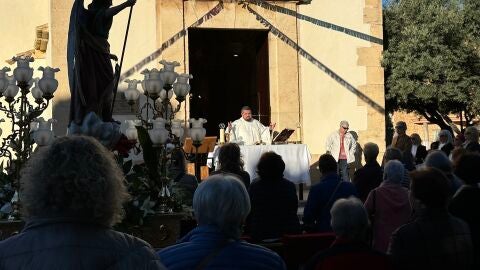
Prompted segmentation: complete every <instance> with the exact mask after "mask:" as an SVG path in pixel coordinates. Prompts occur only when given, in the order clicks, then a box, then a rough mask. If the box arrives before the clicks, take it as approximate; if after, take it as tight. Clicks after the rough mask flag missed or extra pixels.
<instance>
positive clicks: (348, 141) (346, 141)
mask: <svg viewBox="0 0 480 270" xmlns="http://www.w3.org/2000/svg"><path fill="white" fill-rule="evenodd" d="M348 129H349V124H348V122H347V121H345V120H343V121H341V122H340V128H339V130H338V131H334V132H333V133H332V134H330V136H328V139H327V143H326V149H327V153H329V154H330V155H332V156H333V158H335V160H336V161H337V163H338V174H339V175H340V177H341V178H342V179H343V181H350V177H349V175H348V164H350V163H353V162H355V150H356V148H357V142H356V141H355V139H354V138H353V136H352V134H350V133H349V132H348Z"/></svg>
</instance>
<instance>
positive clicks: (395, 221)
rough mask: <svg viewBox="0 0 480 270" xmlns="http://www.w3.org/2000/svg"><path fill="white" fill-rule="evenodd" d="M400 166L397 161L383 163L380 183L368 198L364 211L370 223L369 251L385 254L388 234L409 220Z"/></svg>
mask: <svg viewBox="0 0 480 270" xmlns="http://www.w3.org/2000/svg"><path fill="white" fill-rule="evenodd" d="M404 170H405V169H404V166H403V164H402V163H401V162H400V161H398V160H391V161H389V162H387V164H386V165H385V168H384V171H383V182H382V184H380V186H379V187H377V188H376V189H374V190H372V191H371V192H370V194H368V197H367V200H366V201H365V207H366V209H367V211H368V214H369V216H370V220H371V222H372V231H373V239H372V240H373V248H375V249H376V250H379V251H382V252H386V251H387V248H388V244H389V241H390V236H391V235H392V233H393V232H394V231H395V230H396V229H397V228H398V227H400V226H401V225H403V224H405V223H407V222H408V220H409V219H410V216H411V213H412V208H411V206H410V203H409V200H408V190H407V189H406V188H404V187H402V179H403V177H404V174H405V173H404Z"/></svg>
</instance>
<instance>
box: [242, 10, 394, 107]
mask: <svg viewBox="0 0 480 270" xmlns="http://www.w3.org/2000/svg"><path fill="white" fill-rule="evenodd" d="M243 8H246V9H247V10H248V11H249V12H250V13H252V14H253V15H255V17H256V19H257V21H259V22H260V23H261V24H263V25H264V26H266V27H267V28H269V29H270V32H271V33H272V34H274V35H275V36H277V37H278V38H279V39H280V40H282V41H283V42H285V43H286V44H287V45H289V46H290V47H292V48H293V49H295V50H296V51H297V52H298V53H299V54H300V55H301V56H303V57H304V58H305V59H307V60H308V61H309V62H310V63H312V64H314V65H315V66H316V67H318V68H319V69H320V70H321V71H323V72H325V74H327V75H328V76H329V77H331V78H332V79H334V80H335V81H336V82H337V83H339V84H340V85H342V86H343V87H345V88H346V89H348V90H349V91H350V92H352V93H354V94H355V95H357V96H358V97H359V98H360V99H361V100H363V101H365V102H366V103H368V104H369V105H370V106H372V107H373V108H374V109H375V110H377V111H379V112H381V113H385V109H384V108H383V107H382V106H381V105H380V104H378V103H376V102H375V101H374V100H372V99H371V98H369V97H368V96H367V95H365V94H364V93H362V92H360V90H358V89H357V88H355V87H354V86H353V85H351V84H350V83H349V82H347V81H346V80H344V79H343V78H342V77H340V76H339V75H338V74H337V73H335V72H334V71H333V70H331V69H330V68H329V67H327V66H326V65H324V64H323V63H322V62H320V61H319V60H317V59H316V58H315V57H313V56H312V55H311V54H310V53H308V52H307V51H305V50H304V49H303V48H302V47H300V45H298V44H297V43H296V42H295V41H293V40H292V39H291V38H289V37H288V36H287V35H285V34H284V33H282V32H281V31H280V30H278V29H277V28H276V27H275V26H273V25H272V24H271V23H270V22H268V21H267V20H266V19H265V18H263V17H262V16H261V15H260V14H258V13H257V12H256V11H255V10H253V9H252V8H250V6H249V5H248V4H244V5H243Z"/></svg>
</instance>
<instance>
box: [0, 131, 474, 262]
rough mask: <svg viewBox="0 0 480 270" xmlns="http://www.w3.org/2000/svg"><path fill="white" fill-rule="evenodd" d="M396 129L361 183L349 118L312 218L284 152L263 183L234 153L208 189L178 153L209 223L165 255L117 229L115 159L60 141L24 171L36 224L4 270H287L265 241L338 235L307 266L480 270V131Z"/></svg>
mask: <svg viewBox="0 0 480 270" xmlns="http://www.w3.org/2000/svg"><path fill="white" fill-rule="evenodd" d="M396 129H397V135H396V138H394V140H393V142H392V145H391V146H390V147H388V148H387V149H386V151H385V154H384V156H383V160H382V162H381V164H380V163H379V162H378V161H377V160H378V155H379V147H378V145H376V144H374V143H367V144H365V145H364V147H363V154H364V158H365V162H366V163H365V165H364V166H363V167H362V168H360V169H358V170H356V171H355V173H354V174H353V177H352V179H351V180H350V179H349V177H348V175H349V174H348V173H347V172H346V171H347V170H346V169H345V167H344V166H345V164H346V165H347V166H348V164H349V163H351V161H352V160H351V158H352V157H351V153H353V152H354V150H352V148H353V147H354V146H353V145H355V144H356V142H355V140H354V138H353V137H350V135H348V134H349V133H348V122H346V121H342V122H341V123H340V128H339V130H338V131H336V132H335V133H337V134H332V135H331V136H330V138H329V139H328V141H327V146H328V147H327V149H328V152H327V153H326V154H323V155H321V156H320V158H319V160H318V170H319V172H320V174H321V179H320V181H319V182H318V183H316V184H315V185H313V186H311V188H310V190H309V194H308V198H307V201H306V204H305V207H304V211H303V216H302V218H299V215H298V209H299V200H298V197H297V190H296V187H295V185H294V184H293V183H292V182H291V181H289V179H285V177H284V170H285V162H284V161H283V159H282V157H281V156H280V155H278V154H276V153H274V152H266V153H264V154H263V155H262V156H261V158H260V160H259V161H258V165H257V173H258V177H257V178H255V179H251V178H250V175H249V174H248V173H247V172H245V171H244V169H243V161H242V158H241V152H240V148H239V146H238V145H237V144H235V143H227V144H224V145H223V146H222V147H221V148H220V153H219V168H218V170H217V171H216V172H215V173H213V175H212V176H210V177H209V178H207V179H206V180H204V181H202V182H201V183H200V184H198V185H197V181H196V178H195V177H194V176H190V175H188V174H187V173H186V172H185V160H184V157H183V155H182V154H181V153H174V155H172V160H173V162H172V165H171V166H172V167H171V168H170V169H171V173H172V175H174V176H172V177H173V178H174V179H175V182H177V183H178V184H179V185H181V186H183V187H184V188H185V189H187V190H189V191H190V193H189V194H190V196H191V197H192V200H191V203H192V207H193V210H194V216H195V219H196V222H197V224H198V225H197V226H196V227H195V228H194V229H193V230H192V231H190V232H189V233H188V234H187V235H185V236H184V237H182V238H181V239H180V240H179V241H178V243H177V244H176V245H173V246H170V247H167V248H164V249H161V250H159V251H155V250H153V249H152V247H151V246H150V245H149V244H148V243H146V242H144V241H143V240H141V239H138V238H136V237H134V236H131V235H128V234H125V233H120V232H117V231H115V230H113V229H112V225H114V224H115V223H117V222H119V221H120V220H121V217H122V204H123V203H125V202H126V200H128V198H129V195H128V194H127V192H126V188H125V183H124V176H123V174H122V172H121V170H120V169H119V168H118V166H117V164H116V162H115V160H114V158H113V155H112V153H111V152H109V151H108V150H107V149H106V148H105V147H103V146H102V145H101V144H100V143H99V142H98V141H96V140H95V139H92V138H90V137H84V136H68V137H63V138H59V139H57V140H56V141H55V142H54V143H53V144H52V145H50V146H48V147H42V148H41V149H39V150H38V151H36V152H35V153H34V155H33V156H32V158H31V159H30V160H29V162H28V164H27V165H26V168H25V169H24V170H23V172H22V177H21V187H22V192H21V193H20V195H21V198H20V199H21V201H22V206H23V207H22V211H23V217H24V218H25V220H26V221H27V222H26V226H25V228H24V230H23V231H22V232H21V233H19V234H18V235H15V236H12V237H10V238H8V239H7V240H5V241H2V242H0V268H1V269H67V268H68V269H138V268H141V269H165V268H166V269H286V266H285V263H284V261H283V260H282V257H281V256H279V254H277V253H275V252H273V251H271V250H269V249H267V248H265V247H262V246H261V245H257V244H258V243H260V244H261V243H265V242H272V241H276V240H278V239H280V238H281V237H282V236H283V235H286V234H308V233H319V232H322V233H324V232H331V233H334V234H335V235H336V239H335V241H334V242H333V243H332V245H331V247H330V248H328V249H327V250H322V251H320V252H318V253H317V254H315V255H314V256H313V257H312V258H310V259H309V260H307V261H304V262H303V267H304V269H351V268H354V267H355V266H356V265H362V266H363V267H365V268H366V267H368V268H369V269H478V267H479V266H480V212H479V211H476V209H475V207H474V206H475V205H479V203H480V188H479V182H480V177H479V176H478V173H477V171H478V168H480V151H479V144H478V137H479V136H478V135H479V134H478V130H477V129H476V128H474V127H469V128H467V129H466V131H465V140H464V141H462V137H459V136H457V137H455V138H456V141H454V140H453V139H452V137H453V136H451V134H449V133H445V132H444V131H442V132H441V133H440V136H439V138H440V139H439V141H438V143H435V144H432V149H430V150H429V151H426V148H424V147H423V146H422V145H421V144H420V143H421V141H420V138H419V136H418V135H416V134H412V135H411V136H408V135H407V134H406V125H405V124H404V123H402V122H400V123H398V124H397V125H396ZM407 138H408V140H409V141H407ZM459 141H460V142H462V143H459ZM242 239H251V242H253V243H257V244H252V243H248V242H246V241H244V240H242Z"/></svg>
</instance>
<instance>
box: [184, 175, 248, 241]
mask: <svg viewBox="0 0 480 270" xmlns="http://www.w3.org/2000/svg"><path fill="white" fill-rule="evenodd" d="M193 210H194V213H195V218H196V220H197V222H198V224H199V225H215V226H217V227H218V228H219V229H220V231H221V232H223V233H224V234H225V235H226V236H227V237H229V238H233V239H238V238H239V237H240V235H241V234H242V225H243V223H244V222H245V220H246V218H247V216H248V214H249V213H250V197H249V196H248V192H247V190H246V188H245V185H244V184H243V183H242V181H241V180H240V179H239V178H238V177H236V176H234V175H232V174H216V175H213V176H210V177H209V178H207V179H206V180H204V181H203V182H202V183H201V184H200V185H199V186H198V188H197V190H196V191H195V194H194V195H193Z"/></svg>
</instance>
